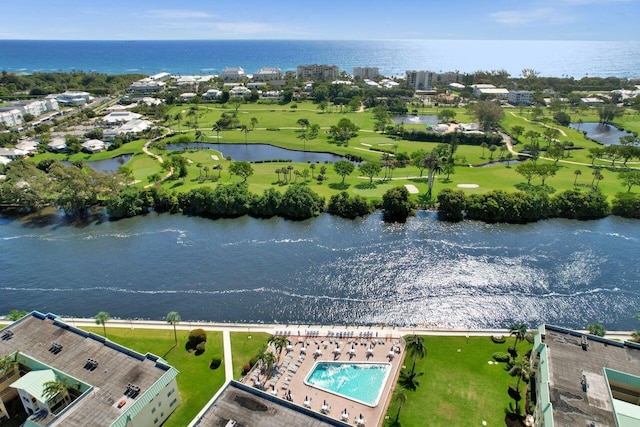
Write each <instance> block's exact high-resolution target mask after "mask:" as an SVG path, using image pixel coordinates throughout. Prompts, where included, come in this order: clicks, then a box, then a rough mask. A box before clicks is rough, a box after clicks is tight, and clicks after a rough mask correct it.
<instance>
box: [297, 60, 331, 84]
mask: <svg viewBox="0 0 640 427" xmlns="http://www.w3.org/2000/svg"><path fill="white" fill-rule="evenodd" d="M296 75H297V77H298V78H302V79H303V80H323V81H333V80H336V79H337V78H338V76H339V75H340V70H339V69H338V66H337V65H318V64H312V65H298V68H297V73H296Z"/></svg>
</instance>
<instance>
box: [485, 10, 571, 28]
mask: <svg viewBox="0 0 640 427" xmlns="http://www.w3.org/2000/svg"><path fill="white" fill-rule="evenodd" d="M491 18H493V20H494V21H496V22H498V23H500V24H504V25H522V24H530V23H541V24H547V25H548V24H551V25H556V24H566V23H568V22H573V21H574V18H573V17H572V16H568V15H566V14H562V13H559V12H558V11H556V10H554V9H552V8H538V9H523V10H502V11H499V12H494V13H492V14H491Z"/></svg>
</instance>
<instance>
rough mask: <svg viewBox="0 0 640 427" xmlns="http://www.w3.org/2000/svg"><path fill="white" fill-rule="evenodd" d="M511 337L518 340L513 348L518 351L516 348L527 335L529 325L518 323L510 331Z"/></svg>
mask: <svg viewBox="0 0 640 427" xmlns="http://www.w3.org/2000/svg"><path fill="white" fill-rule="evenodd" d="M509 335H513V336H515V338H516V339H515V341H514V343H513V347H512V348H513V350H514V351H517V350H516V347H517V346H518V341H522V340H523V339H524V338H525V336H526V335H527V325H526V324H525V323H516V324H514V325H512V326H511V328H510V329H509Z"/></svg>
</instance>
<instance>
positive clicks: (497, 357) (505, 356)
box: [493, 352, 511, 362]
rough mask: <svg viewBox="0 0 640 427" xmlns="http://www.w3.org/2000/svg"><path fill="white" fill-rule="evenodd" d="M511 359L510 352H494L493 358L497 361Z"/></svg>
mask: <svg viewBox="0 0 640 427" xmlns="http://www.w3.org/2000/svg"><path fill="white" fill-rule="evenodd" d="M510 359H511V356H510V355H509V353H500V352H498V353H493V360H495V361H496V362H508V361H509V360H510Z"/></svg>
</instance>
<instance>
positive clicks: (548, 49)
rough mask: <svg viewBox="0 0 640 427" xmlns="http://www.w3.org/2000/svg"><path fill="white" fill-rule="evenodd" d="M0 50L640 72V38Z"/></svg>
mask: <svg viewBox="0 0 640 427" xmlns="http://www.w3.org/2000/svg"><path fill="white" fill-rule="evenodd" d="M0 52H2V55H0V70H4V71H10V72H18V73H19V72H24V73H32V72H43V71H74V70H76V71H87V72H99V73H106V74H124V73H133V72H136V73H144V74H155V73H157V72H160V71H168V72H171V73H174V74H217V73H219V72H220V71H222V69H223V68H224V67H228V66H240V67H243V68H244V69H245V71H246V72H247V73H253V72H256V71H257V70H258V69H260V68H262V67H265V66H277V67H280V68H281V69H282V70H283V71H288V70H294V69H295V67H296V66H298V65H302V64H312V63H320V64H334V65H337V66H338V67H339V68H340V69H341V70H343V71H346V72H347V73H348V74H351V73H352V72H353V67H356V66H372V67H378V68H379V69H380V73H381V74H383V75H385V76H400V75H404V73H405V71H406V70H411V69H417V70H433V71H453V70H459V71H460V72H463V73H473V72H475V71H478V70H500V69H504V70H506V71H507V72H509V73H510V74H511V75H512V76H513V77H518V76H519V74H520V72H521V71H522V69H524V68H533V69H535V70H537V71H539V72H540V75H541V76H555V77H567V76H569V77H574V78H582V77H585V76H592V77H613V76H615V77H621V78H634V77H640V75H638V73H639V72H640V71H638V70H640V42H638V41H549V40H541V41H531V40H380V41H364V40H355V41H340V40H153V41H150V40H129V41H109V40H99V41H88V40H87V41H67V40H45V41H43V40H0Z"/></svg>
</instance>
